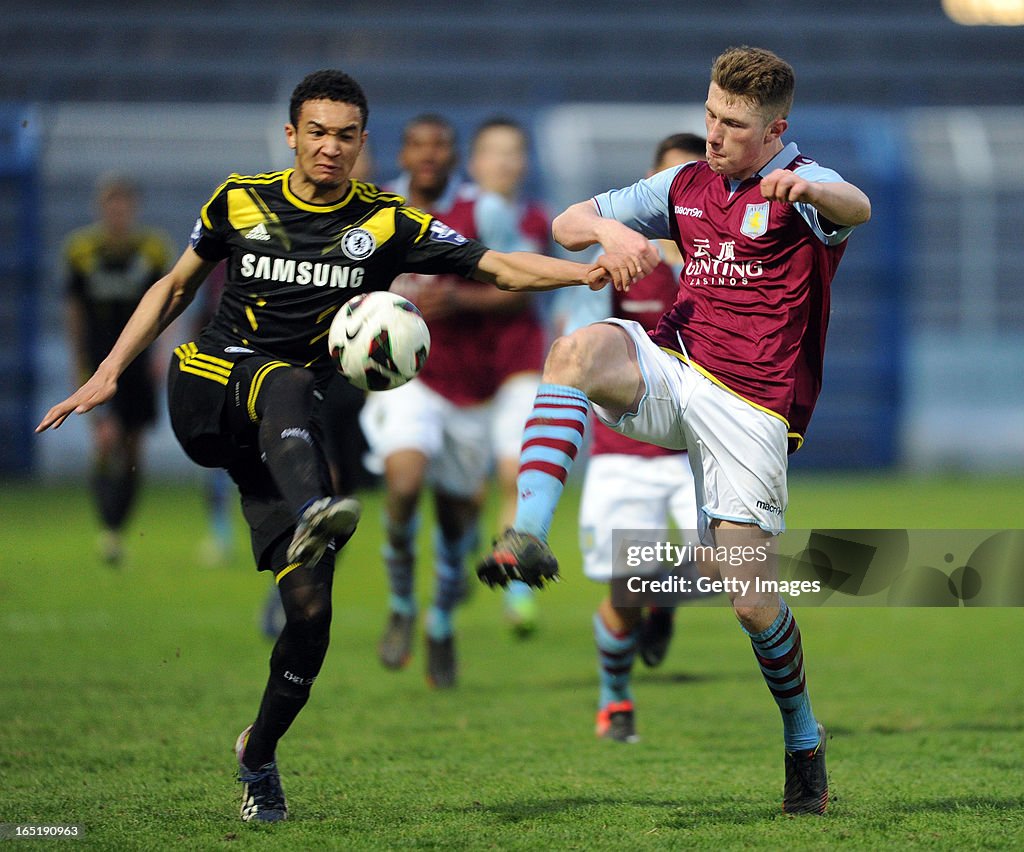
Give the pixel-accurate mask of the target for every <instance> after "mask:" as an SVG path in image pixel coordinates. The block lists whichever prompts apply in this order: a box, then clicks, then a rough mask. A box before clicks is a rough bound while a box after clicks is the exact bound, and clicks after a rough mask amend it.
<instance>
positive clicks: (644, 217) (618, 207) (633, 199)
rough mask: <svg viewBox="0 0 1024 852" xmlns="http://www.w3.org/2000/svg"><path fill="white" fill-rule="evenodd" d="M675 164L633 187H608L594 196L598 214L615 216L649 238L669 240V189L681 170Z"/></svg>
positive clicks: (685, 164) (611, 217) (682, 166)
mask: <svg viewBox="0 0 1024 852" xmlns="http://www.w3.org/2000/svg"><path fill="white" fill-rule="evenodd" d="M687 165H689V164H688V163H684V164H683V165H681V166H674V167H672V168H670V169H665V171H663V172H658V173H657V174H656V175H652V176H651V177H649V178H644V179H643V180H640V181H637V182H636V183H634V184H633V185H632V186H627V187H623V188H622V189H611V190H609V191H608V192H602V193H601V194H600V195H595V196H594V204H595V205H596V206H597V211H598V213H600V214H601V216H603V217H604V218H605V219H614V220H615V221H617V222H621V223H622V224H623V225H625V226H626V227H628V228H632V229H633V230H634V231H637V232H638V233H641V234H643V235H644V236H645V237H647V238H648V239H652V240H653V239H669V238H670V237H671V232H670V230H669V221H670V219H669V210H668V191H669V189H670V188H671V186H672V181H673V180H674V179H675V176H676V175H677V174H678V173H679V170H680V169H685V168H686V167H687Z"/></svg>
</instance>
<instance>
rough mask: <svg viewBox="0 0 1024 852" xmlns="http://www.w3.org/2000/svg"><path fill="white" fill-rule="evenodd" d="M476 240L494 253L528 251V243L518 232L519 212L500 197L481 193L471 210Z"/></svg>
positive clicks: (489, 193) (491, 193)
mask: <svg viewBox="0 0 1024 852" xmlns="http://www.w3.org/2000/svg"><path fill="white" fill-rule="evenodd" d="M473 215H474V219H475V221H476V232H477V238H478V239H479V240H480V242H482V243H483V244H484V245H485V246H487V247H488V248H491V249H494V250H495V251H501V252H508V251H529V250H530V248H531V247H530V243H529V241H528V240H527V239H526V238H525V237H524V236H523V234H522V232H521V231H520V230H519V210H518V209H517V208H516V206H515V205H514V204H510V203H509V202H508V201H506V200H505V199H504V198H502V197H501V196H500V195H497V194H495V193H493V192H481V193H480V196H479V197H478V198H477V201H476V205H475V207H474V208H473Z"/></svg>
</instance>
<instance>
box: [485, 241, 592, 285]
mask: <svg viewBox="0 0 1024 852" xmlns="http://www.w3.org/2000/svg"><path fill="white" fill-rule="evenodd" d="M473 277H474V278H475V279H476V280H477V281H486V282H487V283H489V284H494V285H495V286H497V287H498V288H499V289H501V290H554V289H556V288H558V287H569V286H571V285H573V284H586V285H587V286H588V287H590V288H592V289H594V290H599V289H601V288H602V287H603V286H604V285H605V284H607V283H608V273H607V272H606V270H605V268H604V267H603V266H600V265H598V264H596V263H594V264H586V263H576V262H574V261H571V260H560V259H559V258H556V257H546V256H544V255H542V254H532V253H531V252H526V251H513V252H507V253H506V252H500V251H493V250H489V251H487V252H485V253H484V254H483V256H482V257H481V258H480V262H479V263H478V264H477V267H476V271H475V272H474V273H473Z"/></svg>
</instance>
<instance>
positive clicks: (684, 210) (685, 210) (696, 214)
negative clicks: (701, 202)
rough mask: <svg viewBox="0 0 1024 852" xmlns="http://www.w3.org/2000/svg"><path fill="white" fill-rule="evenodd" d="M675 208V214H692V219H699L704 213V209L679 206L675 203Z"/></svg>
mask: <svg viewBox="0 0 1024 852" xmlns="http://www.w3.org/2000/svg"><path fill="white" fill-rule="evenodd" d="M675 210H676V216H692V217H693V218H694V219H700V218H701V217H702V216H703V215H704V211H703V210H701V209H700V208H699V207H680V206H679V205H678V204H677V205H676V207H675Z"/></svg>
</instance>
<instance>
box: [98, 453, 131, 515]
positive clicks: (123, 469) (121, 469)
mask: <svg viewBox="0 0 1024 852" xmlns="http://www.w3.org/2000/svg"><path fill="white" fill-rule="evenodd" d="M137 490H138V476H137V475H136V472H135V470H134V469H132V468H131V467H130V466H128V465H125V464H121V463H118V462H107V463H102V464H99V465H98V466H97V467H96V470H95V471H94V472H93V476H92V491H93V496H94V498H95V500H96V508H97V510H98V512H99V516H100V521H101V522H102V523H103V526H104V527H105V528H106V529H108V530H119V529H121V527H123V526H124V523H125V521H126V520H127V519H128V515H129V513H130V512H131V510H132V507H133V506H134V505H135V494H136V492H137Z"/></svg>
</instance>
